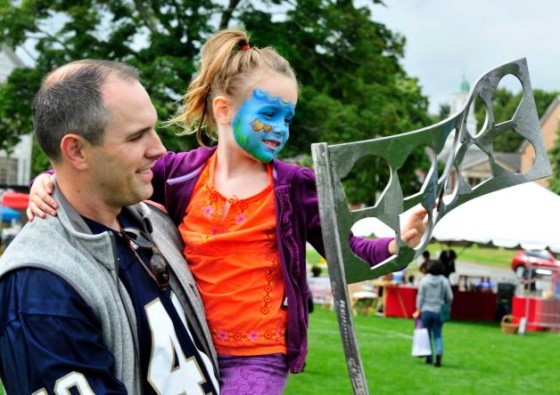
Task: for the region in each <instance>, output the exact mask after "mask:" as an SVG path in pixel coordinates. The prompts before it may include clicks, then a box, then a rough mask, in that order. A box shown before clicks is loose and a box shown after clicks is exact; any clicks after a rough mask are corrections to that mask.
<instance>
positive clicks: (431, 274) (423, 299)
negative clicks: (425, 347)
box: [412, 260, 453, 367]
mask: <svg viewBox="0 0 560 395" xmlns="http://www.w3.org/2000/svg"><path fill="white" fill-rule="evenodd" d="M427 269H428V274H427V275H426V276H424V277H423V278H422V280H421V281H420V286H419V287H418V295H417V297H416V311H415V312H414V314H413V315H412V317H413V318H414V319H417V318H418V317H420V318H421V320H422V326H423V327H424V328H426V329H428V332H429V334H430V343H431V345H432V350H433V349H434V348H435V352H436V362H435V364H434V366H436V367H440V366H441V360H442V357H443V339H442V329H443V321H442V320H441V317H440V313H441V306H442V305H443V304H444V303H451V302H452V301H453V291H452V290H451V285H450V284H449V280H447V278H445V276H444V275H443V270H444V268H443V264H442V263H441V261H440V260H430V261H429V262H428V265H427ZM426 363H428V364H431V363H433V351H432V355H429V356H427V357H426Z"/></svg>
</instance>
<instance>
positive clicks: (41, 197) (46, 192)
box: [26, 173, 58, 221]
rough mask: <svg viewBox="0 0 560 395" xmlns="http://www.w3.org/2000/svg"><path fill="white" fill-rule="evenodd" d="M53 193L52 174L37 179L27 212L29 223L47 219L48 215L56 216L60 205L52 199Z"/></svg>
mask: <svg viewBox="0 0 560 395" xmlns="http://www.w3.org/2000/svg"><path fill="white" fill-rule="evenodd" d="M53 191H54V183H53V182H52V180H51V175H50V174H47V173H43V174H39V175H38V176H37V178H35V181H34V182H33V185H31V190H30V191H29V205H28V206H27V210H26V214H27V219H28V220H29V221H33V219H34V218H35V217H39V218H46V217H47V214H49V215H52V216H55V215H56V209H57V208H58V204H57V203H56V202H55V201H54V199H53V198H52V197H51V195H52V193H53Z"/></svg>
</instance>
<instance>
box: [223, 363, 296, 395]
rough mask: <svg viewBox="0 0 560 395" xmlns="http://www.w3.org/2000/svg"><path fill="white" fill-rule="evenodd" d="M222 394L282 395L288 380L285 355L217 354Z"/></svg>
mask: <svg viewBox="0 0 560 395" xmlns="http://www.w3.org/2000/svg"><path fill="white" fill-rule="evenodd" d="M218 364H219V369H220V386H221V389H220V394H221V395H281V394H282V393H283V391H284V386H285V385H286V381H287V380H288V364H287V362H286V356H285V355H284V354H268V355H258V356H251V357H237V356H233V355H218Z"/></svg>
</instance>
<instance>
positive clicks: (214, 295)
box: [179, 154, 287, 355]
mask: <svg viewBox="0 0 560 395" xmlns="http://www.w3.org/2000/svg"><path fill="white" fill-rule="evenodd" d="M215 163H216V155H215V154H214V155H213V156H212V157H211V158H210V159H209V161H208V163H207V165H206V167H205V168H204V169H203V171H202V172H201V175H200V178H199V180H198V182H197V184H196V187H195V190H194V192H193V196H192V198H191V201H190V203H189V205H188V207H187V209H186V212H185V216H184V218H183V222H182V223H181V224H180V225H179V231H180V232H181V235H182V237H183V240H184V241H185V249H184V254H185V256H186V257H187V262H188V263H189V266H190V268H191V270H192V272H193V275H194V277H195V279H196V283H197V285H198V288H199V291H200V294H201V296H202V300H203V303H204V308H205V310H206V317H207V321H208V325H209V327H210V330H211V332H212V340H213V342H214V345H215V347H216V350H217V351H218V353H219V354H230V355H262V354H271V353H286V337H285V334H286V327H287V310H286V309H285V308H283V307H282V302H283V299H284V283H283V281H282V271H281V268H280V259H279V256H278V249H277V246H276V213H275V205H274V191H273V185H272V168H271V166H269V184H268V186H267V187H266V188H265V189H264V190H262V191H261V192H259V193H258V194H256V195H255V196H252V197H249V198H247V199H241V200H239V199H234V198H233V199H226V198H225V197H224V196H222V195H221V194H220V193H219V192H218V191H216V190H215V189H214V187H213V185H212V180H213V179H214V166H215Z"/></svg>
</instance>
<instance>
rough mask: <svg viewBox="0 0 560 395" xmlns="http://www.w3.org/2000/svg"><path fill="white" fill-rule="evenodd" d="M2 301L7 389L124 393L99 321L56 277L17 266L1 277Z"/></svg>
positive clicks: (0, 359)
mask: <svg viewBox="0 0 560 395" xmlns="http://www.w3.org/2000/svg"><path fill="white" fill-rule="evenodd" d="M0 301H1V302H0V303H1V305H0V375H1V379H2V382H3V384H4V387H5V389H6V392H7V393H8V394H23V393H25V394H32V393H34V394H41V395H42V394H52V393H54V394H64V393H79V394H88V395H89V394H126V389H125V387H124V385H123V384H122V383H121V382H120V381H118V380H117V379H116V378H115V376H114V374H113V371H114V369H113V368H114V359H113V355H112V354H111V353H110V352H109V350H108V349H107V347H106V346H105V344H104V343H103V338H102V331H101V326H100V323H99V320H98V319H97V317H96V316H95V314H94V312H93V310H92V309H91V308H90V307H89V306H88V305H87V304H86V303H85V302H84V300H83V299H82V298H81V297H80V296H79V295H78V294H77V292H76V291H75V290H74V289H73V288H72V287H70V285H69V284H68V283H66V282H65V281H64V280H62V279H61V278H60V277H58V276H56V275H54V274H52V273H50V272H47V271H44V270H39V269H20V270H17V271H15V272H14V273H11V274H9V275H7V276H6V277H4V278H3V279H2V281H1V282H0ZM71 390H72V391H74V392H71Z"/></svg>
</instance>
